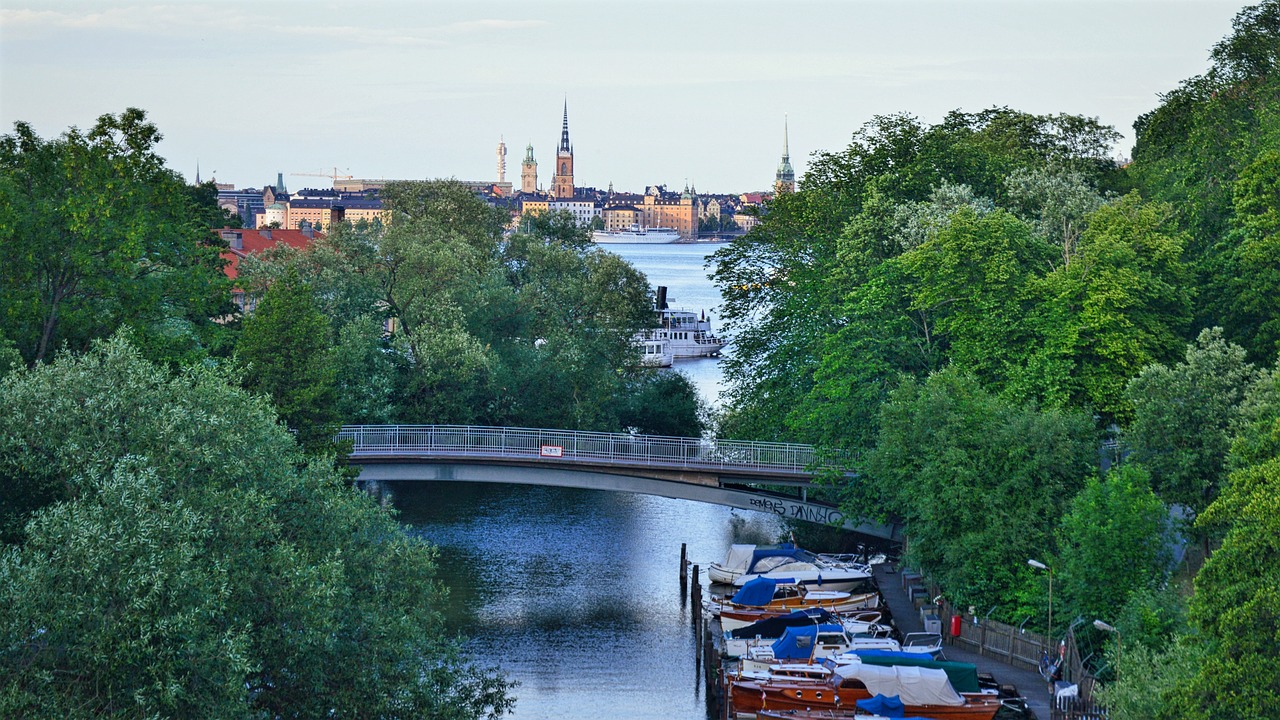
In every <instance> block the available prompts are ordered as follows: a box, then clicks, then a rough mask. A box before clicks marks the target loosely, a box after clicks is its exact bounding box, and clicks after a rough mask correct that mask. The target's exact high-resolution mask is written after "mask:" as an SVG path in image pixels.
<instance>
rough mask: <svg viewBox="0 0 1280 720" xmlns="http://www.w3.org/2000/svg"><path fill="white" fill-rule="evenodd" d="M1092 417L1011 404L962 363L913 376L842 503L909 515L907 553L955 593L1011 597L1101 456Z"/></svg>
mask: <svg viewBox="0 0 1280 720" xmlns="http://www.w3.org/2000/svg"><path fill="white" fill-rule="evenodd" d="M1092 426H1093V423H1092V421H1091V420H1090V418H1089V417H1088V416H1086V415H1083V414H1078V413H1069V412H1064V411H1061V410H1043V411H1042V410H1039V409H1037V408H1036V407H1034V406H1019V405H1015V404H1013V403H1010V402H1009V401H1007V400H1004V399H1001V398H1000V397H998V396H994V395H992V394H990V393H988V392H986V391H984V390H983V389H982V388H981V387H980V385H979V383H978V382H977V381H976V380H975V379H974V378H973V377H972V376H969V375H966V374H964V373H962V372H960V371H959V370H957V369H948V370H944V371H941V372H938V373H935V374H933V375H931V376H930V377H929V378H928V380H927V381H925V382H924V383H917V382H915V381H907V382H904V383H903V384H902V386H901V387H899V388H898V389H896V390H894V391H893V392H892V393H891V394H890V397H889V401H888V402H887V403H885V405H884V407H883V409H882V416H881V419H880V432H879V437H878V439H877V442H876V446H875V448H874V449H873V450H872V451H871V452H870V453H869V454H868V455H867V457H866V459H865V462H864V463H863V468H862V469H863V475H862V477H860V478H859V479H858V480H856V481H851V482H850V483H849V484H848V486H847V488H846V490H847V492H848V493H849V499H848V501H847V502H845V503H844V509H845V512H846V513H847V514H849V515H850V516H854V517H856V516H866V515H867V514H869V513H868V509H869V508H879V509H882V511H883V512H885V513H887V514H892V515H893V516H895V517H898V518H901V520H902V521H903V522H904V523H905V525H906V527H907V533H908V538H909V540H908V555H909V557H910V560H911V561H912V562H914V563H917V564H918V566H919V567H920V568H922V569H923V570H924V571H925V572H927V573H929V575H930V576H931V577H932V578H933V579H934V580H936V581H937V582H938V583H939V584H940V585H941V586H942V588H943V590H944V592H946V593H947V596H948V597H949V598H951V599H952V601H953V602H954V603H956V604H958V605H965V604H973V605H981V606H983V607H990V606H992V605H1003V606H1005V607H1014V606H1016V605H1018V604H1019V600H1018V598H1017V597H1016V588H1017V586H1018V585H1019V583H1020V582H1021V580H1020V579H1021V578H1024V573H1025V568H1026V561H1027V558H1029V557H1032V558H1033V557H1037V556H1043V555H1044V554H1045V551H1046V549H1051V548H1052V547H1053V531H1054V528H1055V526H1056V525H1057V522H1058V518H1059V517H1060V516H1061V514H1062V511H1063V508H1064V506H1065V504H1066V502H1067V500H1068V499H1070V498H1071V497H1073V496H1074V495H1075V494H1076V492H1077V491H1078V490H1079V489H1080V487H1081V486H1082V485H1083V480H1084V478H1085V477H1086V476H1087V475H1088V473H1089V470H1090V466H1091V464H1092V463H1093V461H1094V458H1096V446H1095V443H1094V432H1093V427H1092Z"/></svg>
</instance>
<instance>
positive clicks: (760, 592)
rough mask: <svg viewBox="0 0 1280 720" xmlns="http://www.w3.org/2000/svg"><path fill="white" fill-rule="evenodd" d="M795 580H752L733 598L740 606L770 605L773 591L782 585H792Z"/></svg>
mask: <svg viewBox="0 0 1280 720" xmlns="http://www.w3.org/2000/svg"><path fill="white" fill-rule="evenodd" d="M791 582H795V580H791V579H783V578H779V579H777V580H775V579H773V578H766V577H758V578H752V579H750V580H748V581H746V582H745V583H743V585H742V589H741V590H739V591H738V592H737V594H735V595H734V596H733V602H734V603H736V604H738V605H751V606H753V607H761V606H764V605H768V604H769V601H770V600H772V599H773V590H774V588H776V587H778V585H779V584H781V583H791Z"/></svg>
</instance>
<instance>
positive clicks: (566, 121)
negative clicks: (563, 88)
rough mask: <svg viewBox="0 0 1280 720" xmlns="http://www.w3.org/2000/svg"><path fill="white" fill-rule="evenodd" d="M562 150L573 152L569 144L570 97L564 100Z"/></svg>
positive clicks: (561, 135) (561, 133)
mask: <svg viewBox="0 0 1280 720" xmlns="http://www.w3.org/2000/svg"><path fill="white" fill-rule="evenodd" d="M560 152H562V153H567V152H573V148H571V147H570V146H569V99H568V98H565V100H564V128H563V129H562V130H561V131H560Z"/></svg>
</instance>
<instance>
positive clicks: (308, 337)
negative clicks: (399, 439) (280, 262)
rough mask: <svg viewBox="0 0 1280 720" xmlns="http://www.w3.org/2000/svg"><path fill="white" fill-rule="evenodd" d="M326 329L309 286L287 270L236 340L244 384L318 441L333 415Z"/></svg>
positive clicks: (309, 438)
mask: <svg viewBox="0 0 1280 720" xmlns="http://www.w3.org/2000/svg"><path fill="white" fill-rule="evenodd" d="M329 335H330V330H329V323H328V321H327V320H326V319H325V317H324V316H323V315H321V314H320V312H319V311H318V310H317V309H316V307H315V302H314V299H313V295H312V292H311V290H310V288H308V287H306V285H305V284H303V282H302V280H301V279H300V278H299V277H298V274H297V273H296V272H294V271H289V272H286V273H285V274H284V276H283V277H281V278H280V280H279V281H278V282H276V283H275V284H274V285H272V286H271V287H270V288H269V289H268V290H267V293H266V297H264V298H263V299H262V302H261V303H259V304H258V307H257V309H256V310H254V312H253V313H252V314H251V315H249V317H248V318H246V319H245V321H244V332H243V333H242V334H241V336H240V342H239V345H238V346H237V354H238V356H239V358H240V359H241V361H242V362H244V363H245V364H246V365H247V370H246V372H245V382H244V384H245V387H246V388H247V389H248V390H250V391H252V392H260V393H264V394H266V395H267V397H269V398H271V400H272V402H273V403H274V404H275V406H276V408H277V409H278V410H279V412H280V417H281V419H282V420H284V421H285V422H286V423H288V424H289V426H290V427H292V428H294V429H296V430H297V431H298V432H299V436H300V437H301V438H302V439H303V440H304V441H305V442H307V443H315V442H320V441H322V439H323V438H324V437H325V435H326V433H328V432H329V431H331V430H332V427H331V424H332V423H333V422H334V420H335V419H336V415H335V413H334V404H335V399H334V369H335V368H334V366H333V364H332V363H331V362H330V358H329V357H328V351H329V348H330V347H331V344H332V343H331V342H330V340H329Z"/></svg>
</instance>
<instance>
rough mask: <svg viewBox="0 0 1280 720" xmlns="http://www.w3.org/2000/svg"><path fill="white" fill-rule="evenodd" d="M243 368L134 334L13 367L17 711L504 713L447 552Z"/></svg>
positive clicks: (12, 677)
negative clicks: (472, 647) (194, 359)
mask: <svg viewBox="0 0 1280 720" xmlns="http://www.w3.org/2000/svg"><path fill="white" fill-rule="evenodd" d="M226 380H227V379H226V378H225V377H223V376H222V375H220V374H218V373H217V372H214V371H211V370H205V369H198V368H192V369H188V370H186V371H185V372H183V373H182V374H181V375H178V376H176V377H170V376H169V375H168V374H167V373H165V372H164V371H163V369H161V368H158V367H156V366H154V365H152V364H150V363H148V362H147V361H146V360H144V359H143V358H142V357H141V356H140V354H139V352H138V351H137V350H135V349H134V348H132V347H131V346H130V345H129V343H128V342H127V341H126V340H125V339H124V338H116V339H113V340H111V341H110V342H106V343H103V344H101V345H99V346H97V347H96V348H95V349H93V350H92V351H91V352H89V353H87V354H85V355H81V356H71V355H64V356H61V357H60V358H58V359H57V360H55V361H54V362H53V363H51V364H41V365H38V366H36V367H35V368H34V369H31V370H23V371H19V372H16V373H10V374H9V375H8V376H6V377H5V378H4V380H3V382H0V497H3V498H4V503H5V508H4V510H5V512H4V514H3V521H4V525H3V530H4V532H5V539H6V540H8V541H10V542H15V541H16V543H15V544H12V545H10V546H9V547H7V548H6V549H4V550H3V551H2V552H0V603H3V605H4V607H5V608H7V610H6V612H5V613H4V614H3V617H0V666H2V667H3V668H4V672H0V715H4V716H6V717H29V716H58V717H84V718H88V717H153V716H155V717H162V716H163V717H209V718H227V717H246V718H247V717H282V718H283V717H299V718H301V717H322V716H328V717H415V718H416V717H434V718H468V717H486V716H496V715H499V714H501V713H502V712H503V711H504V710H505V709H506V708H507V707H509V705H510V702H511V700H510V698H509V696H508V695H507V694H506V691H505V684H504V682H503V680H502V678H501V677H499V676H497V675H494V674H493V673H492V672H491V671H486V670H481V669H478V668H476V667H474V666H472V665H471V664H470V663H469V662H468V661H467V660H466V659H465V656H464V655H462V653H461V652H460V650H459V648H458V646H457V645H456V643H455V642H454V641H453V640H451V639H450V638H448V636H447V635H446V634H445V633H444V632H443V630H442V626H441V619H440V615H439V613H438V611H437V607H438V605H439V603H440V602H441V597H442V595H441V593H442V592H443V590H442V588H441V587H440V586H439V584H438V582H437V581H436V580H435V570H434V561H433V551H432V550H431V549H430V548H429V547H427V546H426V545H424V544H421V543H420V542H418V541H415V540H413V539H410V538H409V537H408V536H407V535H405V534H404V533H403V532H401V530H400V528H399V527H398V526H397V524H396V523H395V522H394V521H393V520H392V519H391V518H390V517H389V516H388V515H387V513H386V511H384V510H382V509H381V508H379V507H378V505H377V504H376V503H375V502H374V501H373V500H372V499H371V498H369V497H368V496H366V495H364V494H363V493H360V492H358V491H356V490H354V489H352V488H351V487H350V486H349V484H348V483H347V482H346V481H345V479H344V477H343V476H342V474H341V473H340V472H339V471H338V470H336V469H335V468H334V466H333V463H332V462H331V461H326V460H325V459H323V458H313V457H309V456H307V455H306V454H305V453H304V452H303V451H302V450H301V449H300V447H299V446H298V444H297V442H296V441H295V440H294V438H293V436H292V435H291V434H290V433H289V432H287V430H286V429H285V428H284V427H283V426H282V425H281V424H280V423H279V422H278V421H277V417H276V414H275V411H274V410H273V408H272V407H271V405H270V403H269V402H267V401H266V400H265V399H264V398H263V397H262V396H251V395H248V394H246V393H245V392H244V391H242V390H239V389H236V388H234V387H233V386H231V385H229V384H228V383H227V381H226ZM14 499H21V502H19V503H13V502H12V501H13V500H14Z"/></svg>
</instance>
